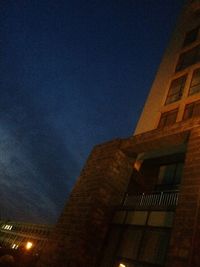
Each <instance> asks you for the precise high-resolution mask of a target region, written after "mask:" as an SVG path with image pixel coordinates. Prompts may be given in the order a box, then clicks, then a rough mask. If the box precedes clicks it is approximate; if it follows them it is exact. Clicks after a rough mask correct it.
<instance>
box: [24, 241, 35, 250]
mask: <svg viewBox="0 0 200 267" xmlns="http://www.w3.org/2000/svg"><path fill="white" fill-rule="evenodd" d="M32 246H33V243H32V242H27V243H26V249H27V250H30V249H31V248H32Z"/></svg>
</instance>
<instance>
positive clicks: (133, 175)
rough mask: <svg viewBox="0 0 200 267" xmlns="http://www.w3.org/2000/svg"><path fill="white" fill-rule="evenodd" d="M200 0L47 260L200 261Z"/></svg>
mask: <svg viewBox="0 0 200 267" xmlns="http://www.w3.org/2000/svg"><path fill="white" fill-rule="evenodd" d="M199 115H200V1H199V0H190V1H188V2H187V4H186V6H185V7H184V9H183V11H182V14H181V16H180V18H179V22H178V24H177V28H176V30H175V32H174V34H173V36H172V39H171V42H170V45H169V47H168V48H167V50H166V53H165V55H164V57H163V60H162V62H161V64H160V67H159V69H158V72H157V75H156V78H155V80H154V83H153V86H152V89H151V91H150V94H149V97H148V99H147V102H146V104H145V107H144V110H143V113H142V115H141V118H140V120H139V122H138V125H137V127H136V131H135V134H134V136H132V137H130V138H127V139H117V140H112V141H110V142H107V143H105V144H101V145H97V146H95V147H94V149H93V150H92V152H91V154H90V156H89V158H88V160H87V162H86V164H85V166H84V167H83V169H82V172H81V174H80V177H79V179H78V180H77V183H76V184H75V186H74V188H73V190H72V192H71V195H70V197H69V200H68V202H67V203H66V206H65V208H64V210H63V212H62V214H61V216H60V218H59V220H58V223H57V224H56V227H55V230H54V231H53V233H52V236H51V238H50V242H49V243H48V244H47V245H46V247H45V249H44V251H43V255H42V257H41V260H40V262H39V263H38V266H41V267H47V266H48V267H56V266H60V267H88V266H91V267H152V266H157V267H164V266H167V267H199V266H200V255H199V247H200V238H199V237H200V228H199V225H200V200H199V199H200V171H199V166H200V150H199V146H200V118H199Z"/></svg>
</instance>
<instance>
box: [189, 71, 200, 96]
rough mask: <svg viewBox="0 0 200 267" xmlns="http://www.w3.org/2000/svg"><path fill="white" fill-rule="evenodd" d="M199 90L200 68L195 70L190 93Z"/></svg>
mask: <svg viewBox="0 0 200 267" xmlns="http://www.w3.org/2000/svg"><path fill="white" fill-rule="evenodd" d="M199 92H200V69H196V70H195V71H194V72H193V76H192V81H191V84H190V91H189V95H193V94H197V93H199Z"/></svg>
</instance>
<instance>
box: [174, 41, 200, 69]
mask: <svg viewBox="0 0 200 267" xmlns="http://www.w3.org/2000/svg"><path fill="white" fill-rule="evenodd" d="M199 61H200V45H198V46H196V47H194V48H192V49H190V50H189V51H187V52H184V53H182V54H181V55H180V57H179V60H178V64H177V66H176V71H180V70H183V69H185V68H187V67H189V66H191V65H193V64H195V63H197V62H199Z"/></svg>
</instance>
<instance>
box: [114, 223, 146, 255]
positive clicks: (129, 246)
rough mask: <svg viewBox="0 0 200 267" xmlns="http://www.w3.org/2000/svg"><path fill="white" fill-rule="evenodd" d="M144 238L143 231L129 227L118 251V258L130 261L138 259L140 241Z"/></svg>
mask: <svg viewBox="0 0 200 267" xmlns="http://www.w3.org/2000/svg"><path fill="white" fill-rule="evenodd" d="M141 238H142V230H137V229H133V228H132V227H128V228H127V229H126V230H125V231H124V233H123V238H122V240H121V244H120V247H119V251H118V256H120V257H122V258H128V259H136V258H137V254H138V250H139V245H140V241H141Z"/></svg>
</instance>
